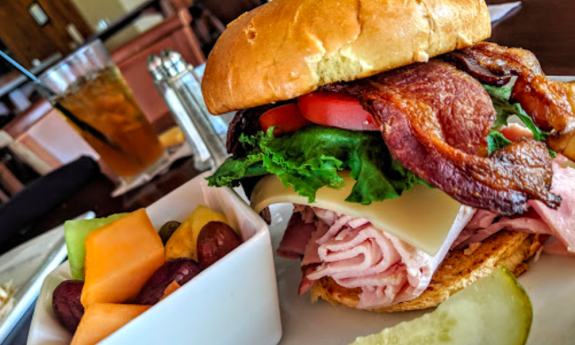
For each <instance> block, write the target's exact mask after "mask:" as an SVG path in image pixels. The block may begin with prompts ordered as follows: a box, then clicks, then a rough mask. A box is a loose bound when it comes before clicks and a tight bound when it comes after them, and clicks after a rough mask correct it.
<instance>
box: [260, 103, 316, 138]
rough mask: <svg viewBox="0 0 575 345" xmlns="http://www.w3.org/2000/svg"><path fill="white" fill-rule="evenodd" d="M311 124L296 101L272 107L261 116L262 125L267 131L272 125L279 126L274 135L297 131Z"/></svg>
mask: <svg viewBox="0 0 575 345" xmlns="http://www.w3.org/2000/svg"><path fill="white" fill-rule="evenodd" d="M309 124H310V122H309V121H308V120H306V118H305V117H303V116H302V115H301V113H300V111H299V107H298V106H297V104H295V103H291V104H286V105H282V106H280V107H277V108H273V109H270V110H268V111H266V112H265V113H264V114H263V115H262V116H261V117H260V125H261V126H262V129H263V131H264V132H267V131H268V128H270V127H277V128H276V129H275V130H274V135H278V134H280V133H287V132H293V131H297V130H298V129H300V128H302V127H304V126H307V125H309Z"/></svg>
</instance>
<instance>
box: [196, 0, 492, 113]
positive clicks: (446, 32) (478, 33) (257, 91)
mask: <svg viewBox="0 0 575 345" xmlns="http://www.w3.org/2000/svg"><path fill="white" fill-rule="evenodd" d="M490 34H491V23H490V18H489V12H488V10H487V5H486V4H485V0H338V1H334V0H274V1H271V2H269V3H267V4H265V5H262V6H260V7H258V8H256V9H254V10H253V11H251V12H248V13H245V14H244V15H242V16H241V17H239V18H238V19H236V20H235V21H234V22H232V23H231V24H230V25H229V26H228V28H227V29H226V31H225V32H224V33H223V34H222V36H221V37H220V39H219V40H218V42H217V43H216V45H215V47H214V49H213V50H212V52H211V53H210V56H209V58H208V61H207V65H206V70H205V74H204V79H203V83H202V91H203V94H204V99H205V101H206V105H207V107H208V109H209V111H210V112H211V113H212V114H222V113H225V112H228V111H232V110H238V109H245V108H250V107H254V106H258V105H263V104H267V103H271V102H276V101H281V100H287V99H292V98H295V97H297V96H300V95H303V94H306V93H308V92H312V91H314V90H315V89H317V88H318V87H319V86H321V85H326V84H331V83H335V82H338V81H350V80H354V79H358V78H364V77H368V76H371V75H374V74H377V73H380V72H384V71H388V70H392V69H395V68H398V67H401V66H406V65H409V64H412V63H414V62H418V61H419V62H423V61H427V60H428V59H429V58H431V57H434V56H437V55H440V54H444V53H447V52H450V51H453V50H456V49H461V48H464V47H467V46H470V45H472V44H474V43H477V42H480V41H482V40H484V39H486V38H488V37H489V36H490Z"/></svg>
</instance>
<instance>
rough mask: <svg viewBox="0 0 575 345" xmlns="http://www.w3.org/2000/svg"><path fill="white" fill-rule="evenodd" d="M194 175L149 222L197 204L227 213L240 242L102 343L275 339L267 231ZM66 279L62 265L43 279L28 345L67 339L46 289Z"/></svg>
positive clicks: (56, 344)
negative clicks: (239, 236)
mask: <svg viewBox="0 0 575 345" xmlns="http://www.w3.org/2000/svg"><path fill="white" fill-rule="evenodd" d="M205 176H206V174H203V175H200V176H198V177H196V178H195V179H193V180H191V181H189V182H188V183H186V184H185V185H183V186H181V187H180V188H178V189H176V190H175V191H174V192H172V193H170V194H168V195H167V196H165V197H164V198H162V199H161V200H159V201H158V202H156V203H154V204H153V205H151V206H150V207H148V208H147V209H146V211H147V213H148V216H149V217H150V219H151V220H152V223H153V224H154V227H155V228H156V229H159V228H160V227H161V226H162V225H163V224H164V223H165V222H167V221H170V220H178V221H183V220H185V219H186V218H187V217H188V215H189V214H190V213H191V212H192V211H193V210H194V209H195V208H196V207H197V206H199V205H205V206H208V207H210V208H213V209H215V210H216V211H219V212H222V213H224V214H225V215H226V217H227V218H228V220H229V221H230V222H231V225H232V226H233V227H234V228H235V229H240V230H241V233H242V238H243V239H244V242H243V243H242V244H241V245H240V246H239V247H238V248H236V249H235V250H233V251H232V252H231V253H229V254H228V255H226V256H225V257H224V258H222V259H221V260H219V261H218V262H217V263H215V264H214V265H212V266H210V268H208V269H206V270H205V271H203V272H201V273H200V274H199V275H198V276H196V277H194V279H192V280H191V281H190V282H188V283H187V284H185V285H184V286H182V287H181V288H180V289H178V290H177V291H176V292H174V293H173V294H171V295H170V296H169V297H168V298H166V299H165V300H163V301H161V302H160V303H158V304H156V305H154V306H153V307H152V308H151V309H150V310H148V311H146V312H145V313H143V314H142V315H141V316H139V317H137V318H136V319H135V320H133V321H132V322H130V323H128V324H127V325H125V326H124V327H122V328H121V329H119V330H118V331H116V332H115V333H113V334H112V335H110V336H109V337H108V338H106V339H104V340H103V341H101V342H100V344H102V345H120V344H122V345H125V344H138V345H152V344H155V345H158V344H210V345H226V344H240V345H241V344H245V345H252V344H258V345H260V344H261V345H271V344H277V343H278V341H279V339H280V337H281V334H282V333H281V332H282V331H281V322H280V312H279V304H278V295H277V285H276V279H275V270H274V265H273V258H272V247H271V242H270V233H269V231H268V230H267V227H266V224H265V223H264V222H263V221H262V219H261V218H260V217H259V216H258V215H257V214H256V213H255V212H254V211H253V210H252V209H251V208H249V207H248V206H247V205H246V204H245V203H244V202H243V201H242V200H241V199H240V198H239V197H238V196H237V195H236V194H235V193H234V192H233V191H231V190H230V189H228V188H208V187H207V182H206V181H205V179H204V177H205ZM66 279H70V271H69V267H68V264H67V263H64V264H63V265H62V266H60V267H59V268H58V269H56V270H55V271H54V272H52V273H50V275H49V276H48V277H47V278H46V280H45V281H44V284H43V285H42V290H41V292H40V296H39V298H38V303H37V304H36V309H35V311H34V317H33V319H32V325H31V327H30V334H29V336H28V344H29V345H46V344H50V345H68V344H69V343H70V339H71V337H72V335H71V334H70V333H69V332H68V331H66V330H65V329H64V328H63V327H62V326H61V325H60V324H59V323H58V322H57V320H56V318H55V317H54V313H53V311H52V292H53V291H54V288H55V287H56V286H57V285H58V284H59V283H60V282H62V281H63V280H66Z"/></svg>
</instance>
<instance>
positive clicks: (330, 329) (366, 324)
mask: <svg viewBox="0 0 575 345" xmlns="http://www.w3.org/2000/svg"><path fill="white" fill-rule="evenodd" d="M292 209H293V206H292V205H290V204H281V205H273V206H272V207H271V211H272V216H273V219H274V222H273V224H272V225H271V226H270V231H271V235H272V243H273V245H274V250H275V249H276V248H277V246H278V245H279V242H280V241H281V238H282V236H283V232H284V230H285V228H286V226H287V222H288V221H289V218H290V217H291V213H292ZM275 263H276V272H277V278H278V288H279V294H280V307H281V316H282V325H283V332H284V335H283V338H282V340H281V342H280V344H281V345H300V344H314V345H339V344H341V345H344V344H349V343H350V342H352V341H353V340H355V338H356V337H357V336H360V335H367V334H372V333H378V332H380V331H381V330H382V329H383V328H386V327H390V326H394V325H396V324H398V323H399V322H401V321H406V320H411V319H413V318H416V317H418V316H421V315H423V314H424V313H425V311H413V312H405V313H392V314H387V313H373V312H368V311H361V310H354V309H350V308H348V307H344V306H333V305H331V304H329V303H328V302H326V301H323V300H320V301H319V302H317V303H314V304H312V303H311V301H310V294H309V292H307V293H305V294H304V295H302V296H298V287H299V284H300V283H301V277H302V274H301V270H300V267H299V266H300V265H299V260H287V259H282V258H279V257H277V256H276V259H275ZM529 265H530V269H529V270H528V271H527V272H526V273H525V274H523V275H522V276H521V277H519V282H520V283H521V284H522V285H523V287H525V289H526V290H527V292H528V294H529V297H530V298H531V302H532V303H533V309H534V319H533V326H532V328H531V335H530V337H529V341H528V343H527V344H529V345H542V344H546V345H565V344H570V343H572V342H573V339H575V327H573V326H574V325H575V258H568V257H559V256H548V255H545V254H542V255H541V257H540V259H539V261H538V262H533V261H531V262H530V264H529Z"/></svg>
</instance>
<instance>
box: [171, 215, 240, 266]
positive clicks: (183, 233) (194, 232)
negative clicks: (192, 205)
mask: <svg viewBox="0 0 575 345" xmlns="http://www.w3.org/2000/svg"><path fill="white" fill-rule="evenodd" d="M216 221H218V222H224V223H226V224H228V225H230V224H229V222H228V219H227V218H226V216H224V215H223V214H221V213H219V212H216V211H214V210H212V209H210V208H208V207H206V206H202V205H200V206H198V207H197V208H196V209H195V210H194V212H192V214H190V215H189V217H188V219H186V220H185V221H184V222H183V223H182V224H181V225H180V226H179V227H178V229H176V231H175V232H174V233H173V234H172V236H171V237H170V239H169V240H168V242H167V243H166V261H170V260H172V259H177V258H190V259H193V260H196V261H198V254H197V252H196V242H197V240H198V236H199V234H200V230H202V228H203V227H204V225H206V224H208V223H209V222H216Z"/></svg>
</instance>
